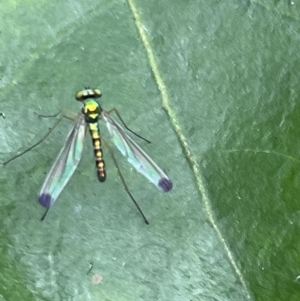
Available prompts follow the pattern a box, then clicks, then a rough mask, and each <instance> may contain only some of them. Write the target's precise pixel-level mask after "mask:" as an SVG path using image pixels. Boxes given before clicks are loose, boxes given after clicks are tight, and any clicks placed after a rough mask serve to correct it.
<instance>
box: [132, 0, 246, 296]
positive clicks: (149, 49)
mask: <svg viewBox="0 0 300 301" xmlns="http://www.w3.org/2000/svg"><path fill="white" fill-rule="evenodd" d="M128 4H129V6H130V9H131V11H132V13H133V16H134V19H135V24H136V26H137V29H138V32H139V34H140V37H141V39H142V42H143V44H144V47H145V49H146V52H147V57H148V60H149V64H150V66H151V69H152V72H153V74H154V77H155V80H156V83H157V86H158V88H159V90H160V92H161V96H162V105H163V107H164V109H165V110H166V112H167V113H168V115H169V117H170V120H171V122H172V124H173V126H174V128H175V131H176V133H177V135H178V137H179V140H180V142H181V145H182V147H183V149H184V151H185V153H186V156H187V158H188V160H189V161H190V163H191V165H192V167H193V172H194V175H195V178H196V181H197V185H198V189H199V192H200V194H201V195H202V199H203V202H204V207H205V211H206V214H207V216H208V218H209V221H210V223H211V224H212V226H213V227H214V229H215V231H216V233H217V236H218V238H219V239H220V241H221V242H222V244H223V246H224V249H225V251H226V253H227V256H228V258H229V261H230V263H231V264H232V266H233V269H234V270H235V272H236V274H237V276H238V278H239V279H240V282H241V284H242V286H243V288H244V289H245V291H246V293H247V297H248V299H250V294H249V293H248V290H247V286H246V282H245V280H244V277H243V275H242V273H241V271H240V270H239V268H238V266H237V263H236V262H235V259H234V256H233V254H232V253H231V251H230V249H229V247H228V245H227V243H226V241H225V239H224V237H223V235H222V233H221V231H220V229H219V227H218V226H217V224H216V221H215V218H214V215H213V211H212V208H211V205H210V200H209V197H208V191H207V189H206V187H205V184H204V180H203V177H202V174H201V172H200V169H199V166H198V163H197V160H196V157H195V156H194V155H193V153H192V152H191V149H190V147H189V144H188V141H187V139H186V137H185V135H184V133H183V131H182V129H181V126H180V124H179V122H178V120H177V116H176V114H175V112H174V111H173V109H172V107H171V105H170V100H169V96H168V93H167V89H166V86H165V84H164V81H163V79H162V77H161V75H160V72H159V69H158V67H157V63H156V60H155V57H154V54H153V51H152V47H151V45H150V43H149V40H148V38H147V35H146V32H145V30H144V27H143V24H142V21H141V18H140V14H139V12H138V10H137V7H136V4H135V2H134V0H128Z"/></svg>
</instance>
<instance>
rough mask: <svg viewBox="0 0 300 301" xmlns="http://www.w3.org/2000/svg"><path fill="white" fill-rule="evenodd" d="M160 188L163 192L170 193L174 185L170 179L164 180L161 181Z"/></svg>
mask: <svg viewBox="0 0 300 301" xmlns="http://www.w3.org/2000/svg"><path fill="white" fill-rule="evenodd" d="M158 186H159V187H160V188H161V190H162V191H164V192H168V191H170V190H171V189H172V187H173V183H172V182H171V180H170V179H166V178H162V179H160V181H159V183H158Z"/></svg>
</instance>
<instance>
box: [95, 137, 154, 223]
mask: <svg viewBox="0 0 300 301" xmlns="http://www.w3.org/2000/svg"><path fill="white" fill-rule="evenodd" d="M101 139H102V141H103V142H104V144H105V145H106V147H107V149H108V151H109V152H110V155H111V156H112V159H113V161H114V163H115V166H116V168H117V170H118V174H119V176H120V178H121V181H122V183H123V186H124V188H125V190H126V192H127V194H128V195H129V196H130V198H131V200H132V201H133V203H134V205H135V206H136V208H137V209H138V211H139V212H140V214H141V215H142V217H143V219H144V222H145V223H146V224H147V225H149V222H148V220H147V218H146V217H145V215H144V213H143V211H142V209H141V208H140V206H139V205H138V203H137V202H136V200H135V199H134V197H133V195H132V194H131V192H130V191H129V188H128V186H127V184H126V181H125V179H124V177H123V175H122V173H121V170H120V168H119V165H118V162H117V159H116V157H115V155H114V153H113V151H112V149H111V148H110V146H109V145H108V143H107V142H106V141H105V140H104V139H103V138H102V137H101Z"/></svg>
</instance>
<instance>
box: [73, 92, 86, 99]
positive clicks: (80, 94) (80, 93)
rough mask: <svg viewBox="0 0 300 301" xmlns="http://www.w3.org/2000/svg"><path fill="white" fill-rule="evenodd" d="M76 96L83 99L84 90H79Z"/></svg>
mask: <svg viewBox="0 0 300 301" xmlns="http://www.w3.org/2000/svg"><path fill="white" fill-rule="evenodd" d="M75 98H76V99H77V100H83V99H84V97H83V91H78V92H77V93H76V94H75Z"/></svg>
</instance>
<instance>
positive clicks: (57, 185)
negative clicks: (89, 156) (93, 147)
mask: <svg viewBox="0 0 300 301" xmlns="http://www.w3.org/2000/svg"><path fill="white" fill-rule="evenodd" d="M85 133H86V123H85V120H84V115H83V114H82V113H80V114H79V115H78V117H77V120H76V122H75V124H74V126H73V128H72V130H71V131H70V133H69V135H68V137H67V140H66V142H65V144H64V146H63V148H62V149H61V151H60V152H59V154H58V156H57V158H56V160H55V161H54V163H53V165H52V167H51V169H50V171H49V173H48V174H47V177H46V179H45V182H44V184H43V186H42V188H41V190H40V193H39V196H38V200H39V202H40V204H41V205H42V206H44V207H46V208H49V207H51V206H52V205H53V204H54V203H55V201H56V199H57V197H58V196H59V194H60V193H61V191H62V190H63V189H64V187H65V186H66V184H67V183H68V181H69V180H70V178H71V176H72V175H73V173H74V171H75V170H76V168H77V165H78V163H79V161H80V159H81V155H82V151H83V144H84V138H85ZM47 211H48V210H47ZM47 211H46V213H47ZM46 213H45V215H46ZM45 215H44V216H43V218H44V217H45ZM43 218H42V219H43Z"/></svg>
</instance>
